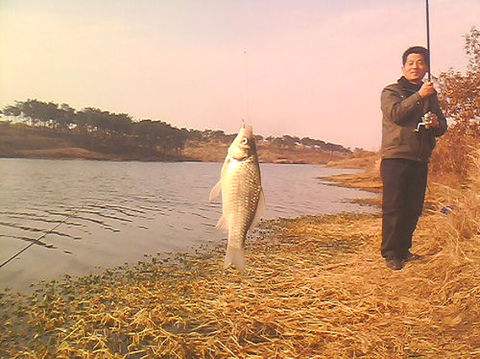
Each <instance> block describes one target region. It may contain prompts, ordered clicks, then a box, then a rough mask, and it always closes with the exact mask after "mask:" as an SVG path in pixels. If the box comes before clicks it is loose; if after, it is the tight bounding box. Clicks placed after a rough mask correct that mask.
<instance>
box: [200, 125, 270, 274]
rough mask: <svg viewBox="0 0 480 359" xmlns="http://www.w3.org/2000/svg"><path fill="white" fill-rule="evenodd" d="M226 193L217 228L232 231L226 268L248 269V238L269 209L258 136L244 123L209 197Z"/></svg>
mask: <svg viewBox="0 0 480 359" xmlns="http://www.w3.org/2000/svg"><path fill="white" fill-rule="evenodd" d="M220 193H221V194H222V216H221V217H220V219H219V221H218V223H217V228H219V229H223V230H226V231H227V232H228V242H227V253H226V255H225V268H228V267H229V266H234V267H236V268H237V269H239V270H240V271H243V269H244V268H245V238H246V236H247V232H248V230H249V229H250V228H251V227H252V226H253V225H254V224H255V223H256V222H257V221H258V220H259V219H260V217H261V216H262V214H263V212H264V210H265V198H264V195H263V190H262V184H261V179H260V166H259V164H258V157H257V149H256V145H255V137H254V135H253V130H252V127H251V126H245V125H244V126H242V128H240V131H239V132H238V135H237V136H236V137H235V139H234V140H233V142H232V143H231V145H230V146H229V148H228V153H227V156H226V158H225V162H224V163H223V166H222V171H221V175H220V180H219V181H218V182H217V184H216V185H215V186H214V187H213V189H212V190H211V192H210V198H209V200H210V201H212V200H213V199H214V198H216V197H218V196H219V195H220Z"/></svg>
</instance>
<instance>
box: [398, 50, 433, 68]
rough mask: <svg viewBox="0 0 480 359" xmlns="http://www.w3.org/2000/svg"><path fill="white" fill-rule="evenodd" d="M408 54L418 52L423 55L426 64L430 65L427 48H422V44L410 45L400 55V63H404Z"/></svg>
mask: <svg viewBox="0 0 480 359" xmlns="http://www.w3.org/2000/svg"><path fill="white" fill-rule="evenodd" d="M410 54H419V55H422V56H423V59H424V60H425V63H426V64H427V65H430V57H429V56H428V50H427V49H426V48H424V47H423V46H412V47H409V48H408V49H407V50H406V51H405V52H404V53H403V56H402V64H403V65H405V63H406V62H407V57H408V55H410Z"/></svg>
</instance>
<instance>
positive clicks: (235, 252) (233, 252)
mask: <svg viewBox="0 0 480 359" xmlns="http://www.w3.org/2000/svg"><path fill="white" fill-rule="evenodd" d="M230 266H233V267H235V268H237V269H238V270H239V271H241V272H242V271H243V270H244V269H245V250H244V249H243V248H235V247H232V246H227V254H226V255H225V265H224V267H225V268H228V267H230Z"/></svg>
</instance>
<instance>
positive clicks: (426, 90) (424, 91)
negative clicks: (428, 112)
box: [418, 81, 435, 98]
mask: <svg viewBox="0 0 480 359" xmlns="http://www.w3.org/2000/svg"><path fill="white" fill-rule="evenodd" d="M434 93H435V88H434V87H433V82H431V81H425V82H424V83H423V85H422V87H420V90H418V94H419V95H420V97H421V98H425V97H428V96H430V95H433V94H434Z"/></svg>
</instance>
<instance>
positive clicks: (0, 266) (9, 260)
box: [0, 205, 85, 268]
mask: <svg viewBox="0 0 480 359" xmlns="http://www.w3.org/2000/svg"><path fill="white" fill-rule="evenodd" d="M84 207H85V205H84V206H82V207H80V208H79V209H77V210H76V211H74V212H72V213H70V214H69V215H68V216H66V217H65V218H64V219H63V220H62V221H60V222H59V223H57V224H56V225H55V226H54V227H53V228H52V229H50V230H48V231H47V232H45V233H43V234H42V235H41V236H40V237H38V238H37V239H34V240H32V242H31V243H30V244H29V245H27V246H26V247H25V248H23V249H21V250H19V251H18V252H17V253H15V254H14V255H13V256H11V257H10V258H8V259H7V260H6V261H5V262H3V263H2V264H0V268H2V267H3V266H6V265H7V264H8V263H9V262H11V261H12V260H14V259H15V258H17V257H18V256H19V255H20V254H22V253H23V252H25V251H26V250H27V249H29V248H30V247H31V246H33V245H34V244H38V243H39V242H40V240H41V239H42V238H43V237H45V236H46V235H47V234H49V233H52V232H53V231H54V230H55V229H57V228H58V227H60V226H61V225H62V224H64V223H65V222H67V221H68V220H69V219H70V218H71V217H73V216H74V215H76V214H77V213H78V212H79V211H80V210H81V209H83V208H84Z"/></svg>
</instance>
